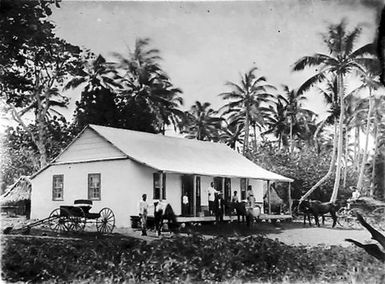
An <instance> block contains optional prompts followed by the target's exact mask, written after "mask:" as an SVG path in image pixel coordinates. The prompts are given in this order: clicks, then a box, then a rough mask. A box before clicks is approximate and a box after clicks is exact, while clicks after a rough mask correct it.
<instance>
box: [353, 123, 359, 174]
mask: <svg viewBox="0 0 385 284" xmlns="http://www.w3.org/2000/svg"><path fill="white" fill-rule="evenodd" d="M359 159H360V128H359V126H358V125H356V127H355V130H354V169H355V170H358V168H359V166H360V162H359Z"/></svg>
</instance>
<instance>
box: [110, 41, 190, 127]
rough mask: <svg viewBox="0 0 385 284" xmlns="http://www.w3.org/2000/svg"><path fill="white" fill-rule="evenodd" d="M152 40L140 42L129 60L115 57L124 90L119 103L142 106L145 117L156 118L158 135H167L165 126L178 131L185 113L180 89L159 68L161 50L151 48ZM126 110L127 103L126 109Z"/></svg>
mask: <svg viewBox="0 0 385 284" xmlns="http://www.w3.org/2000/svg"><path fill="white" fill-rule="evenodd" d="M149 43H150V39H148V38H146V39H137V40H136V43H135V49H134V50H133V51H130V50H129V52H128V56H124V55H121V54H119V53H114V55H115V57H116V58H117V59H118V61H119V62H118V63H117V64H116V67H117V68H118V69H119V71H120V73H121V77H122V86H123V88H122V89H121V91H120V94H119V95H120V100H121V101H123V102H131V103H133V104H135V105H138V106H141V108H143V110H144V113H146V112H149V116H152V117H154V118H155V120H156V121H154V122H153V123H152V124H153V126H154V128H155V132H162V133H164V131H165V126H167V125H171V124H173V125H174V127H178V126H179V124H180V122H181V121H182V116H183V112H182V111H181V110H180V109H179V108H180V106H182V104H183V99H182V98H181V97H180V94H181V93H182V91H181V89H179V88H175V87H174V86H173V85H172V83H171V81H170V78H169V77H168V75H167V74H166V73H165V72H164V71H163V70H162V68H161V67H160V65H159V61H160V60H161V57H160V55H159V53H160V52H159V50H158V49H151V48H148V45H149ZM122 107H123V108H124V103H123V106H122Z"/></svg>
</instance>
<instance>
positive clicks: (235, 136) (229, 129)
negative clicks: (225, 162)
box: [219, 121, 244, 149]
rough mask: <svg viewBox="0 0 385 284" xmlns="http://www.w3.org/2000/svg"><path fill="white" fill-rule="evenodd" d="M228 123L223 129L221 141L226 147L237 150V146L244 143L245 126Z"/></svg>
mask: <svg viewBox="0 0 385 284" xmlns="http://www.w3.org/2000/svg"><path fill="white" fill-rule="evenodd" d="M225 122H226V125H225V127H223V128H222V131H221V134H220V136H219V139H220V141H222V142H224V143H225V144H226V145H228V146H230V148H232V149H236V145H237V144H242V143H243V132H244V131H243V127H244V125H243V124H240V123H238V122H237V121H233V122H227V121H225Z"/></svg>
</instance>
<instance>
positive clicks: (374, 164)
mask: <svg viewBox="0 0 385 284" xmlns="http://www.w3.org/2000/svg"><path fill="white" fill-rule="evenodd" d="M377 151H378V121H377V117H375V119H374V154H373V161H372V178H371V184H370V195H371V196H373V194H374V179H375V176H376V157H377Z"/></svg>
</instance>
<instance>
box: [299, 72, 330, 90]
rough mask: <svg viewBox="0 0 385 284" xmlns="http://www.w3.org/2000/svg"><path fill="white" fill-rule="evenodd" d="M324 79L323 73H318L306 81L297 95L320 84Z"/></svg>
mask: <svg viewBox="0 0 385 284" xmlns="http://www.w3.org/2000/svg"><path fill="white" fill-rule="evenodd" d="M325 78H326V74H325V72H321V73H318V74H316V75H314V76H312V77H311V78H310V79H308V80H306V81H305V82H304V83H303V84H302V85H301V86H300V87H299V88H298V91H297V93H298V94H302V93H304V92H306V91H307V90H309V89H310V88H311V87H313V86H314V85H315V84H317V83H319V82H322V81H323V80H324V79H325Z"/></svg>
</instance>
